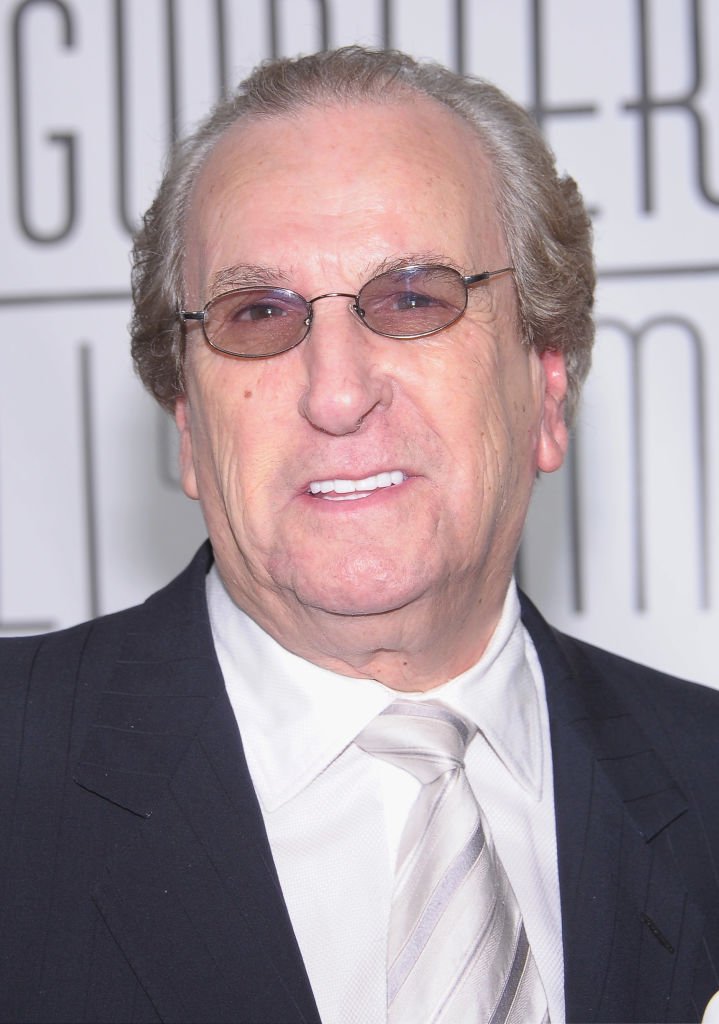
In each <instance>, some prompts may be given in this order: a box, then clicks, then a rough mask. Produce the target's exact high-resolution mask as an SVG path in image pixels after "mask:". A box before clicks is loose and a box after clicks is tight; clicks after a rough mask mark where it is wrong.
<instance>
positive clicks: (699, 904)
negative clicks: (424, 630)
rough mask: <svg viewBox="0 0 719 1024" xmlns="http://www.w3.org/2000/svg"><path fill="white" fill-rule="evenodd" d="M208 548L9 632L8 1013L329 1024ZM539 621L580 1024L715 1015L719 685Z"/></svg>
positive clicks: (3, 913)
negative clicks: (52, 624)
mask: <svg viewBox="0 0 719 1024" xmlns="http://www.w3.org/2000/svg"><path fill="white" fill-rule="evenodd" d="M210 557H211V555H210V552H209V549H208V548H207V547H206V548H204V549H202V550H201V552H200V553H199V555H198V556H197V557H196V558H195V560H194V562H193V563H192V564H191V565H190V567H189V568H188V569H187V570H186V571H185V572H184V573H183V574H182V575H181V576H180V577H179V578H178V579H177V580H176V581H174V582H173V583H172V584H170V585H169V586H168V587H167V588H165V589H164V590H163V591H161V592H160V593H158V594H156V595H154V596H153V597H151V598H150V599H149V600H148V601H147V602H146V603H145V604H144V605H143V606H141V607H139V608H135V609H131V610H129V611H127V612H121V613H119V614H117V615H112V616H108V617H106V618H103V619H100V620H97V621H95V622H92V623H90V624H87V625H83V626H78V627H76V628H74V629H71V630H67V631H65V632H62V633H57V634H54V635H50V636H47V637H32V638H19V639H13V640H7V641H4V642H3V643H2V644H1V645H0V691H1V692H2V694H3V711H2V716H1V717H0V730H1V732H0V758H2V761H1V763H0V830H1V831H0V857H1V861H0V864H1V865H2V868H1V873H0V886H2V896H1V902H0V1020H1V1021H6V1022H7V1021H43V1022H49V1021H72V1022H76V1021H92V1022H95V1021H107V1022H110V1021H117V1022H129V1021H133V1022H144V1021H147V1022H149V1021H158V1020H161V1021H187V1022H193V1024H197V1022H202V1021H207V1022H221V1021H227V1022H233V1024H234V1022H250V1021H255V1022H265V1024H267V1022H271V1024H281V1022H290V1021H296V1022H299V1021H304V1022H310V1021H318V1020H319V1018H318V1014H317V1009H316V1006H315V1003H314V999H313V996H312V992H311V990H310V986H309V983H308V980H307V977H306V973H305V970H304V967H303V964H302V960H301V958H300V955H299V952H298V948H297V944H296V941H295V938H294V935H293V932H292V927H291V924H290V921H289V918H288V915H287V911H286V908H285V904H284V901H283V897H282V893H281V891H280V888H279V885H278V881H277V876H276V873H275V869H274V865H273V862H272V856H271V854H270V850H269V846H268V843H267V837H266V835H265V831H264V827H263V823H262V818H261V815H260V811H259V808H258V805H257V801H256V798H255V794H254V791H253V788H252V785H251V783H250V779H249V775H248V771H247V766H246V764H245V760H244V756H243V753H242V744H241V741H240V736H239V732H238V729H237V725H236V722H235V719H234V716H233V713H232V710H231V707H230V705H229V702H228V699H227V696H226V694H225V690H224V685H223V680H222V677H221V674H220V669H219V666H218V663H217V659H216V657H215V654H214V649H213V644H212V638H211V633H210V628H209V622H208V617H207V609H206V604H205V597H204V576H205V573H206V571H207V568H208V565H209V561H210ZM524 615H525V622H526V625H527V626H528V628H529V630H530V632H531V635H532V637H533V638H534V642H535V644H536V645H537V649H538V652H539V656H540V658H541V661H542V666H543V670H544V674H545V677H546V682H547V699H548V703H549V711H550V718H551V729H552V744H553V757H554V774H555V780H556V781H555V787H556V808H557V837H558V849H559V873H560V884H561V894H562V912H563V929H564V950H565V954H564V955H565V973H566V995H567V1016H568V1019H569V1020H572V1021H686V1020H696V1019H698V1018H699V1017H700V1016H701V1013H702V1011H703V1009H704V1006H705V1004H706V1002H707V1000H708V999H709V997H710V995H711V994H712V993H713V992H714V991H715V990H716V989H717V988H719V976H718V973H717V964H718V963H719V887H718V881H717V857H718V856H719V778H717V766H718V764H719V757H718V756H717V755H718V749H717V747H718V743H717V737H718V736H719V693H717V692H715V691H713V690H709V689H706V688H702V687H696V686H692V685H690V684H686V683H682V682H678V681H676V680H673V679H670V678H668V677H662V676H660V675H659V674H658V673H655V672H651V671H649V670H647V669H644V668H641V667H639V666H636V665H632V664H629V663H628V662H626V661H622V660H620V659H618V658H616V657H613V656H611V655H609V654H606V653H603V652H601V651H597V650H595V649H592V648H589V647H587V646H585V645H584V644H580V643H577V642H576V641H572V640H569V639H567V638H566V637H562V636H561V635H559V634H557V633H555V632H553V631H552V630H551V629H550V628H549V627H548V626H547V625H546V623H544V621H543V620H542V619H541V618H540V617H539V615H538V613H537V612H536V611H535V610H534V609H533V608H532V607H531V606H530V605H529V604H527V605H526V606H525V609H524ZM368 1024H372V1022H368ZM418 1024H421V1022H418Z"/></svg>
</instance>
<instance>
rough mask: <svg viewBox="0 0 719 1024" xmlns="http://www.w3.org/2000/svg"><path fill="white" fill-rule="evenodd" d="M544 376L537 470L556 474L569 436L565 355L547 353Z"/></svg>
mask: <svg viewBox="0 0 719 1024" xmlns="http://www.w3.org/2000/svg"><path fill="white" fill-rule="evenodd" d="M539 361H540V363H541V366H542V371H543V374H544V407H543V413H542V422H541V425H540V431H539V439H538V443H537V469H540V470H541V471H542V472H543V473H553V472H554V471H555V470H557V469H559V467H560V466H561V465H562V463H563V462H564V457H565V455H566V454H567V447H568V444H569V433H568V431H567V424H566V422H565V419H564V405H565V401H566V398H567V367H566V364H565V361H564V356H563V355H562V353H561V352H555V351H552V350H551V349H546V350H545V351H544V352H542V353H541V355H540V356H539Z"/></svg>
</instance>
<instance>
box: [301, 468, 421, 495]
mask: <svg viewBox="0 0 719 1024" xmlns="http://www.w3.org/2000/svg"><path fill="white" fill-rule="evenodd" d="M406 479H407V476H406V474H405V473H403V472H402V470H401V469H392V470H389V471H388V472H383V473H375V474H374V475H373V476H366V477H363V478H362V479H361V480H349V479H335V480H312V481H311V483H310V485H309V487H308V488H307V491H308V493H309V494H312V495H313V496H314V497H317V498H325V499H326V500H329V501H352V500H353V499H357V498H368V497H369V496H370V494H373V493H374V492H375V491H378V490H381V489H382V488H385V487H397V486H398V485H399V484H402V483H404V481H405V480H406Z"/></svg>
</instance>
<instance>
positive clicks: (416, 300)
mask: <svg viewBox="0 0 719 1024" xmlns="http://www.w3.org/2000/svg"><path fill="white" fill-rule="evenodd" d="M436 304H437V300H436V299H433V298H432V296H431V295H422V294H421V293H420V292H401V293H399V294H397V295H394V296H392V299H391V305H392V308H393V309H396V310H398V311H399V312H401V311H402V310H413V309H427V308H428V307H429V306H434V305H436Z"/></svg>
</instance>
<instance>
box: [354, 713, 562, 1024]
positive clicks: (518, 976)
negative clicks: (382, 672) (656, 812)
mask: <svg viewBox="0 0 719 1024" xmlns="http://www.w3.org/2000/svg"><path fill="white" fill-rule="evenodd" d="M475 732H476V727H475V726H474V725H472V724H470V723H469V722H468V721H466V720H465V719H464V718H462V717H461V716H460V715H458V714H457V713H456V712H454V711H451V710H450V709H449V708H447V707H445V706H444V705H442V704H440V703H438V702H435V701H427V702H424V703H415V702H413V701H403V700H398V701H395V702H394V703H393V704H391V705H390V706H389V707H388V708H387V709H386V710H385V711H384V712H383V714H381V715H379V716H378V717H377V718H375V719H374V720H373V721H372V722H370V724H369V725H368V726H367V728H366V729H364V730H363V732H362V733H361V734H360V736H359V737H358V738H357V741H356V742H357V745H358V746H360V747H361V748H362V749H363V750H365V751H367V753H370V754H372V755H374V756H376V757H380V758H383V759H384V760H387V761H390V762H392V763H393V764H395V765H397V766H398V767H400V768H403V769H404V770H405V771H409V772H411V773H412V774H413V775H414V776H415V777H416V778H417V779H418V780H419V781H420V782H421V783H422V789H421V791H420V794H419V796H418V798H417V800H416V802H415V804H414V806H413V807H412V810H411V811H410V815H409V819H408V821H407V824H406V826H405V830H404V832H403V834H402V840H401V843H400V849H399V855H398V861H397V870H396V878H395V889H394V895H393V901H392V911H391V919H390V931H389V939H388V963H387V1007H388V1021H389V1022H390V1024H410V1022H411V1024H416V1022H417V1021H422V1022H426V1024H455V1022H456V1024H468V1022H482V1024H539V1022H542V1021H547V1020H548V1014H547V1001H546V997H545V994H544V990H543V988H542V984H541V981H540V979H539V975H538V973H537V969H536V965H535V963H534V959H533V957H532V953H531V950H530V948H529V944H528V942H527V937H526V934H525V931H524V925H523V923H522V918H521V914H520V912H519V907H518V906H517V901H516V899H515V897H514V893H513V892H512V889H511V886H510V884H509V880H508V879H507V876H506V873H505V871H504V869H503V867H502V865H501V862H500V861H499V858H498V857H497V854H496V852H495V850H494V846H493V844H492V842H491V838H490V836H489V833H488V831H487V828H486V825H485V824H484V822H483V820H482V815H481V813H480V810H479V807H478V805H477V801H476V800H475V798H474V795H473V794H472V791H471V789H470V787H469V783H468V782H467V779H466V777H465V773H464V755H465V750H466V748H467V744H468V743H469V742H470V740H471V739H472V737H473V736H474V734H475Z"/></svg>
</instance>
